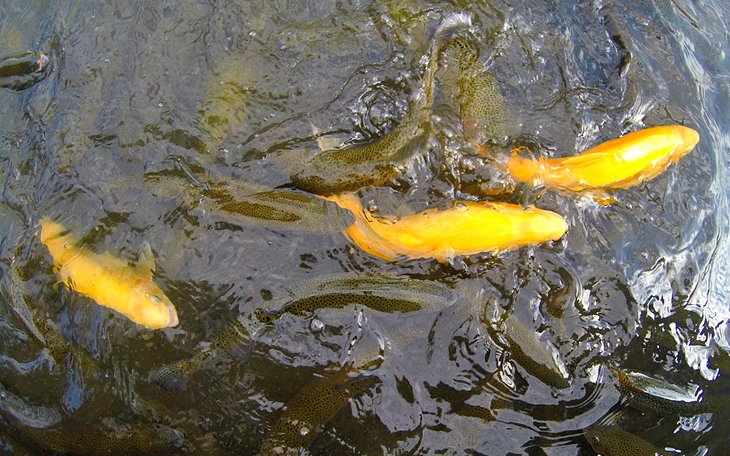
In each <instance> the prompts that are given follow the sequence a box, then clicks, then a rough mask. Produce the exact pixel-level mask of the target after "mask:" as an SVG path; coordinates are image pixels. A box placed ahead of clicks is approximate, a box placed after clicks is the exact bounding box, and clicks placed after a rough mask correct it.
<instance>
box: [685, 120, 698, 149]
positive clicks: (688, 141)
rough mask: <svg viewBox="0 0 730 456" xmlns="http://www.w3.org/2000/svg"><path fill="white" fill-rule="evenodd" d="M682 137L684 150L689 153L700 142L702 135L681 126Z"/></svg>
mask: <svg viewBox="0 0 730 456" xmlns="http://www.w3.org/2000/svg"><path fill="white" fill-rule="evenodd" d="M680 136H681V138H682V145H681V147H682V150H685V151H687V152H689V151H690V150H691V149H692V148H693V147H694V146H696V145H697V143H698V142H700V134H699V133H698V132H697V131H696V130H694V129H692V128H689V127H684V126H680Z"/></svg>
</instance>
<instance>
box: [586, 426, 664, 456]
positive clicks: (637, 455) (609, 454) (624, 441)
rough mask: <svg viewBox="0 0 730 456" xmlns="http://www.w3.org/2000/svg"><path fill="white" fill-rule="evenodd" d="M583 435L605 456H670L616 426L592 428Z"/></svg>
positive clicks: (596, 450) (595, 449)
mask: <svg viewBox="0 0 730 456" xmlns="http://www.w3.org/2000/svg"><path fill="white" fill-rule="evenodd" d="M583 435H584V436H585V438H586V440H587V441H588V443H590V444H591V447H592V448H593V450H594V451H595V452H596V453H599V454H601V455H603V456H627V455H631V456H656V455H658V456H668V455H669V454H670V453H667V452H666V451H664V450H660V449H659V448H657V447H656V446H654V445H653V444H651V443H649V442H647V441H646V440H644V439H642V438H641V437H639V436H637V435H634V434H632V433H630V432H626V431H624V430H623V429H621V428H620V427H618V426H615V425H608V426H604V425H599V426H591V427H589V428H587V429H584V430H583Z"/></svg>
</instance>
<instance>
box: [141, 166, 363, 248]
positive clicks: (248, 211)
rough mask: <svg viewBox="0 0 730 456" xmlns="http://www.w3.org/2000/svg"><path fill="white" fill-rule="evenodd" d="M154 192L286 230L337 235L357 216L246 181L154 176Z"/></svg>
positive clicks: (302, 195) (327, 203) (329, 204)
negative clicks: (193, 181)
mask: <svg viewBox="0 0 730 456" xmlns="http://www.w3.org/2000/svg"><path fill="white" fill-rule="evenodd" d="M149 178H150V179H152V180H153V182H155V183H157V184H158V185H157V186H155V187H153V191H156V190H162V191H165V190H167V193H170V194H172V195H174V196H181V197H183V199H184V202H185V204H186V205H188V206H191V207H198V208H200V209H203V210H205V211H206V212H208V213H211V214H214V215H216V216H220V217H221V218H222V219H224V220H226V221H228V222H231V223H240V224H241V225H244V226H264V227H266V228H271V229H281V230H287V231H305V232H310V233H323V234H326V233H336V232H338V231H340V230H342V229H343V228H346V227H347V226H349V225H350V224H351V223H352V222H353V221H354V220H355V218H354V216H353V215H352V214H351V213H350V211H348V210H347V209H343V208H341V207H339V206H338V205H337V204H335V203H332V202H330V201H326V200H323V199H322V198H318V197H316V196H313V195H309V194H306V193H301V192H296V191H292V190H280V189H265V188H263V187H259V186H255V185H252V184H246V183H243V182H237V181H231V182H223V181H214V180H211V179H206V178H204V177H202V176H195V178H196V179H197V180H199V181H200V182H199V184H200V185H198V186H196V185H193V184H191V183H190V182H187V181H185V180H184V179H181V178H177V177H173V176H169V175H162V174H160V175H155V176H150V177H149Z"/></svg>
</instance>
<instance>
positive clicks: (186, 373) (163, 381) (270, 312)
mask: <svg viewBox="0 0 730 456" xmlns="http://www.w3.org/2000/svg"><path fill="white" fill-rule="evenodd" d="M456 299H457V295H456V292H455V291H454V290H452V289H451V288H448V287H447V286H445V285H442V284H439V283H436V282H428V281H423V280H413V279H409V278H405V277H398V276H392V275H387V274H351V273H346V274H332V275H327V276H323V277H318V278H316V279H313V280H309V281H305V282H302V283H299V284H296V285H294V286H293V287H291V288H290V289H289V290H286V291H283V292H281V293H279V294H278V295H277V296H275V297H274V299H272V300H271V301H269V302H268V303H267V304H268V307H269V308H268V309H261V310H256V311H254V312H253V315H249V316H246V317H244V318H240V319H238V320H236V321H234V322H233V324H231V325H230V326H229V327H228V328H226V329H225V330H223V332H221V333H220V334H218V335H217V336H216V337H215V338H214V339H213V340H212V341H211V342H210V344H209V345H208V346H207V347H205V348H203V349H202V350H199V351H198V352H197V353H195V354H194V355H193V356H192V357H191V358H189V359H184V360H181V361H177V362H174V363H172V364H168V365H165V366H163V367H161V368H160V369H158V370H157V371H155V372H153V373H152V376H151V380H152V381H153V382H154V383H156V384H157V385H159V386H161V387H162V388H165V389H168V390H178V391H179V390H185V389H186V388H187V384H188V381H189V379H190V377H191V376H192V375H194V374H195V373H196V372H198V371H200V370H201V369H203V368H204V367H206V366H208V365H210V364H211V363H212V362H214V361H215V360H218V359H221V358H223V357H224V356H227V355H228V354H229V353H231V352H234V351H235V350H237V349H238V348H239V347H241V345H243V344H245V343H246V342H247V341H249V340H250V338H251V336H252V335H253V334H255V333H256V332H258V330H259V329H260V328H262V327H263V326H265V325H269V324H272V323H274V322H275V321H276V320H277V319H279V318H280V317H281V316H283V315H285V314H289V315H298V316H299V315H309V314H311V313H313V312H314V311H316V310H317V309H324V308H335V309H342V308H345V307H353V306H362V307H367V308H369V309H371V310H375V311H378V312H387V313H395V312H400V313H407V312H416V311H433V310H438V309H442V308H444V307H447V306H448V305H450V304H452V303H453V302H455V300H456Z"/></svg>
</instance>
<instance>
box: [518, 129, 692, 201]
mask: <svg viewBox="0 0 730 456" xmlns="http://www.w3.org/2000/svg"><path fill="white" fill-rule="evenodd" d="M699 139H700V137H699V134H698V133H697V132H696V131H695V130H693V129H691V128H687V127H683V126H681V125H668V126H661V127H652V128H646V129H644V130H639V131H635V132H633V133H629V134H627V135H625V136H623V137H621V138H618V139H613V140H610V141H606V142H604V143H602V144H599V145H598V146H596V147H594V148H592V149H589V150H587V151H585V152H583V153H580V154H578V155H574V156H572V157H565V158H552V159H545V158H540V159H537V160H535V159H531V158H525V157H520V156H518V155H513V156H512V157H511V158H510V159H509V160H508V162H507V170H508V171H509V173H510V174H511V175H512V177H513V178H514V179H515V180H517V181H520V182H524V183H527V184H529V185H533V186H541V185H544V186H546V187H551V188H555V189H558V190H568V191H573V192H580V191H585V190H588V191H590V190H594V189H619V188H628V187H631V186H634V185H637V184H639V183H641V182H644V181H647V180H649V179H652V178H654V177H656V176H657V175H659V174H660V173H662V172H663V171H664V170H666V169H667V167H669V165H671V164H672V163H675V162H676V161H678V160H679V159H680V158H682V157H683V156H684V155H686V154H687V153H689V152H690V151H691V150H692V148H693V147H694V146H695V145H696V144H697V143H698V142H699Z"/></svg>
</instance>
